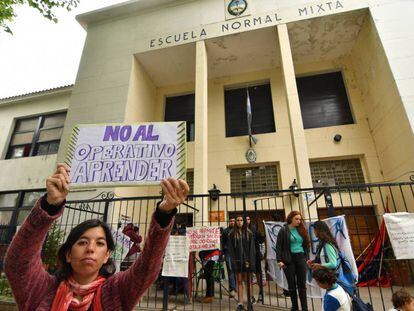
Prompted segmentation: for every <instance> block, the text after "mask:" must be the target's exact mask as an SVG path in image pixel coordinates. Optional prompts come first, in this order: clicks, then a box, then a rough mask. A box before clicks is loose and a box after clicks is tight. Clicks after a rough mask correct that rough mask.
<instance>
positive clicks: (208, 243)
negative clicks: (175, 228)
mask: <svg viewBox="0 0 414 311" xmlns="http://www.w3.org/2000/svg"><path fill="white" fill-rule="evenodd" d="M187 237H188V239H189V243H190V252H195V251H202V250H209V249H216V248H218V249H220V228H219V227H190V228H187Z"/></svg>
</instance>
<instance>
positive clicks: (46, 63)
mask: <svg viewBox="0 0 414 311" xmlns="http://www.w3.org/2000/svg"><path fill="white" fill-rule="evenodd" d="M124 1H125V0H81V1H80V2H81V3H80V5H79V7H78V8H77V9H75V10H73V11H72V12H67V11H66V10H62V9H60V10H57V11H56V15H57V17H58V19H59V22H58V23H57V24H55V23H53V22H50V21H49V20H47V19H45V18H44V17H43V16H42V15H41V14H40V13H38V12H37V11H36V10H35V9H32V8H29V7H28V6H17V7H16V10H15V12H16V14H17V17H16V18H15V19H14V21H13V23H11V24H10V25H11V29H12V31H13V33H14V34H13V35H10V34H8V33H5V32H3V31H1V30H0V98H5V97H10V96H15V95H21V94H26V93H30V92H36V91H41V90H45V89H50V88H55V87H59V86H64V85H68V84H73V83H74V82H75V79H76V73H77V71H78V66H79V61H80V57H81V54H82V49H83V44H84V42H85V38H86V31H85V30H84V29H83V28H82V27H81V26H80V25H79V23H78V22H77V21H76V20H75V16H76V15H78V14H80V13H84V12H87V11H92V10H95V9H99V8H102V7H105V6H109V5H112V4H116V3H120V2H124Z"/></svg>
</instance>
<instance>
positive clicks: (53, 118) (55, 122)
mask: <svg viewBox="0 0 414 311" xmlns="http://www.w3.org/2000/svg"><path fill="white" fill-rule="evenodd" d="M65 120H66V112H64V113H58V114H52V115H47V116H45V120H44V122H43V128H49V127H63V125H64V123H65Z"/></svg>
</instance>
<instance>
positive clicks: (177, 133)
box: [65, 122, 187, 188]
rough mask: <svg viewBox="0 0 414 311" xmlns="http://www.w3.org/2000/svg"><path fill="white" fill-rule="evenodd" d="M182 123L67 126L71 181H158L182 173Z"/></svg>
mask: <svg viewBox="0 0 414 311" xmlns="http://www.w3.org/2000/svg"><path fill="white" fill-rule="evenodd" d="M186 145H187V144H186V123H185V122H155V123H141V124H87V125H77V126H75V127H74V128H73V131H72V136H71V138H70V140H69V144H68V151H67V155H66V161H65V162H66V163H67V164H68V165H69V166H70V167H71V171H70V181H71V187H73V188H81V187H98V186H99V187H110V186H138V185H151V184H152V185H154V184H159V183H160V181H161V179H163V178H168V177H175V178H185V175H186Z"/></svg>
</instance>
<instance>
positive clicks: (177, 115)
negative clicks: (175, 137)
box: [164, 94, 195, 141]
mask: <svg viewBox="0 0 414 311" xmlns="http://www.w3.org/2000/svg"><path fill="white" fill-rule="evenodd" d="M194 112H195V95H194V94H187V95H181V96H171V97H167V98H166V100H165V117H164V120H165V121H186V124H187V141H194V135H195V121H194Z"/></svg>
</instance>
